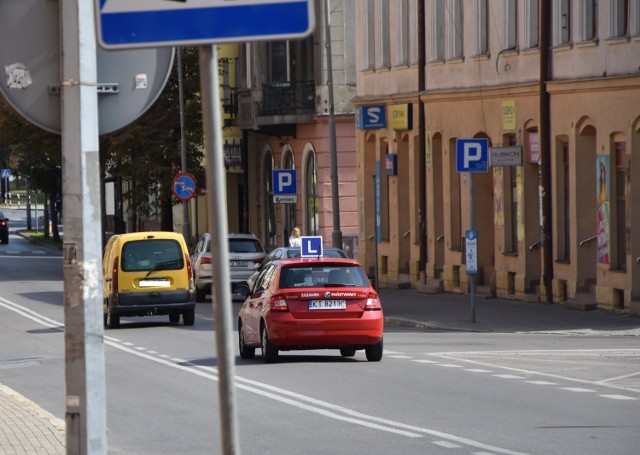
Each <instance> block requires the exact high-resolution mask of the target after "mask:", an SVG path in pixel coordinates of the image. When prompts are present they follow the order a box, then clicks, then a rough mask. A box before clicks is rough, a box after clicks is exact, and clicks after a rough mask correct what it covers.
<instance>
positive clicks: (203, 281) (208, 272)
mask: <svg viewBox="0 0 640 455" xmlns="http://www.w3.org/2000/svg"><path fill="white" fill-rule="evenodd" d="M228 244H229V273H230V281H231V293H232V295H237V294H236V290H237V287H238V285H239V284H244V283H246V282H247V280H248V279H249V277H250V276H251V275H252V274H253V272H254V269H255V266H256V264H260V263H261V262H262V261H263V260H264V258H265V257H266V256H267V252H266V250H265V249H264V247H263V246H262V243H260V240H259V239H258V237H256V236H255V235H253V234H229V237H228ZM191 262H192V263H193V268H194V276H195V277H194V280H195V289H196V302H204V301H205V297H206V295H207V294H210V293H211V276H212V267H211V235H210V234H209V233H205V234H202V236H201V237H200V240H199V241H198V244H197V245H196V247H195V249H194V251H193V254H192V255H191Z"/></svg>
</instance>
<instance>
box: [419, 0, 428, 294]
mask: <svg viewBox="0 0 640 455" xmlns="http://www.w3.org/2000/svg"><path fill="white" fill-rule="evenodd" d="M424 21H425V14H424V2H423V1H419V2H418V167H419V169H420V170H419V176H418V185H419V186H420V190H419V191H418V194H419V198H420V199H419V209H418V229H419V230H420V261H419V264H418V271H419V273H420V284H425V283H426V281H427V277H426V265H427V159H426V156H425V152H426V150H425V144H426V141H425V118H424V102H423V101H422V98H421V94H422V92H424V90H425V63H426V56H425V44H424V39H425V29H424Z"/></svg>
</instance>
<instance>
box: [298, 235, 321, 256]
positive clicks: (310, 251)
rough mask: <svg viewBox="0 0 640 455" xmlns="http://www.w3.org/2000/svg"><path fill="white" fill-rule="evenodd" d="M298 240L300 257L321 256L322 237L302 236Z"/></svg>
mask: <svg viewBox="0 0 640 455" xmlns="http://www.w3.org/2000/svg"><path fill="white" fill-rule="evenodd" d="M300 240H301V246H300V257H303V258H319V257H321V256H322V254H323V253H322V237H320V236H317V235H313V236H303V237H301V238H300Z"/></svg>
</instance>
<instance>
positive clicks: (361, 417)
mask: <svg viewBox="0 0 640 455" xmlns="http://www.w3.org/2000/svg"><path fill="white" fill-rule="evenodd" d="M0 306H3V307H5V308H7V309H9V310H10V311H13V312H15V313H18V314H20V315H22V316H25V317H27V318H29V319H31V320H33V321H34V322H37V323H38V324H41V325H44V326H46V327H63V325H62V324H60V323H59V322H56V321H54V320H52V319H49V318H47V317H45V316H43V315H41V314H39V313H37V312H35V311H32V310H29V309H28V308H25V307H23V306H21V305H18V304H16V303H14V302H11V301H9V300H6V299H4V298H2V297H0ZM104 344H106V345H108V346H111V347H112V348H114V349H118V350H120V351H123V352H126V353H129V354H131V355H134V356H137V357H140V358H143V359H146V360H150V361H152V362H155V363H158V364H161V365H164V366H167V367H171V368H175V369H178V370H181V371H184V372H187V373H190V374H193V375H196V376H199V377H202V378H205V379H209V380H213V381H218V369H217V368H215V367H203V366H202V365H199V364H196V363H192V362H190V361H187V360H183V359H177V360H178V361H177V362H176V361H172V360H168V359H167V358H165V356H164V355H151V354H149V352H142V351H141V350H139V349H138V348H137V347H131V346H134V343H131V342H123V341H121V340H118V339H117V338H112V337H110V336H104ZM203 370H204V371H203ZM235 380H236V388H238V389H241V390H244V391H247V392H250V393H253V394H256V395H260V396H263V397H265V398H269V399H272V400H275V401H278V402H280V403H284V404H288V405H290V406H294V407H297V408H299V409H303V410H306V411H309V412H312V413H315V414H319V415H322V416H324V417H327V418H331V419H334V420H338V421H343V422H348V423H352V424H354V425H359V426H363V427H366V428H370V429H374V430H379V431H385V432H388V433H393V434H397V435H399V436H405V437H410V438H421V437H424V435H429V436H433V437H437V438H439V439H444V440H446V441H448V443H449V444H454V443H458V444H462V445H465V446H469V447H475V448H478V449H483V450H488V451H490V452H491V453H493V454H504V455H527V454H525V453H523V452H516V451H512V450H509V449H503V448H500V447H495V446H492V445H489V444H485V443H482V442H479V441H475V440H472V439H467V438H463V437H460V436H455V435H452V434H448V433H443V432H441V431H437V430H432V429H429V428H424V427H418V426H413V425H408V424H405V423H402V422H398V421H395V420H390V419H385V418H382V417H376V416H373V415H369V414H364V413H361V412H359V411H355V410H353V409H350V408H347V407H344V406H340V405H337V404H333V403H330V402H327V401H323V400H319V399H316V398H313V397H310V396H307V395H303V394H300V393H297V392H293V391H290V390H287V389H282V388H279V387H275V386H273V385H270V384H266V383H262V382H259V381H254V380H251V379H247V378H243V377H241V376H237V375H236V376H235Z"/></svg>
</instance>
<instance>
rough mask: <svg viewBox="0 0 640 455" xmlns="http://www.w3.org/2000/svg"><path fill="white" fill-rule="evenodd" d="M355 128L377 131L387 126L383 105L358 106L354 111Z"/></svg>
mask: <svg viewBox="0 0 640 455" xmlns="http://www.w3.org/2000/svg"><path fill="white" fill-rule="evenodd" d="M356 126H357V128H358V129H359V130H378V129H381V128H384V127H385V126H387V117H386V113H385V106H384V104H376V105H372V106H360V107H359V108H358V110H357V111H356Z"/></svg>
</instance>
